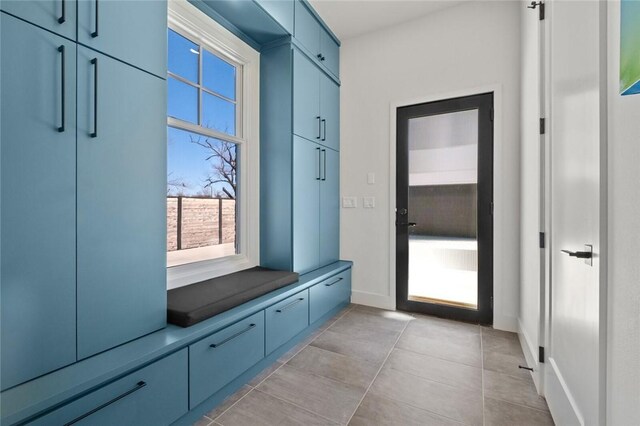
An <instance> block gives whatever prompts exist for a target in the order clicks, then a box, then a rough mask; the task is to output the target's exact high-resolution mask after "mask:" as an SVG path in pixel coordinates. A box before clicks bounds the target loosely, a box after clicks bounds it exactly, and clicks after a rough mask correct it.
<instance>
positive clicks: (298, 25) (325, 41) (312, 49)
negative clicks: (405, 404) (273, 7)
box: [294, 0, 340, 77]
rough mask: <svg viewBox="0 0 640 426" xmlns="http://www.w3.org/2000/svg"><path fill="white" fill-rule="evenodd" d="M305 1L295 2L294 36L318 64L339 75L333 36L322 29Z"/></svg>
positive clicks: (338, 58) (337, 56) (338, 56)
mask: <svg viewBox="0 0 640 426" xmlns="http://www.w3.org/2000/svg"><path fill="white" fill-rule="evenodd" d="M309 8H310V6H308V4H307V3H306V2H303V1H299V0H296V2H295V25H294V37H295V38H296V40H297V41H298V44H299V45H300V46H301V47H302V48H303V49H304V50H306V53H307V54H308V55H309V56H310V57H312V58H313V59H314V60H315V61H316V62H317V63H318V64H320V65H322V66H323V67H326V69H327V70H328V71H329V72H330V73H331V74H333V75H334V76H335V77H338V75H339V68H340V66H339V61H340V47H339V44H338V43H337V41H336V40H335V39H334V38H333V36H332V35H331V34H330V33H329V32H328V31H327V30H325V29H324V27H323V26H322V25H321V24H320V22H319V21H318V20H317V19H316V16H315V14H314V13H313V12H312V11H311V10H310V9H309Z"/></svg>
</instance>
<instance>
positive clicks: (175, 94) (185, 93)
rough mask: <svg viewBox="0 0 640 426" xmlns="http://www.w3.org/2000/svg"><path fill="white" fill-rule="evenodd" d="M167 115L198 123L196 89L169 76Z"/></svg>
mask: <svg viewBox="0 0 640 426" xmlns="http://www.w3.org/2000/svg"><path fill="white" fill-rule="evenodd" d="M167 84H168V98H169V99H168V108H169V111H168V115H169V117H174V118H179V119H180V120H184V121H189V122H191V123H195V124H197V123H198V89H196V88H195V87H193V86H190V85H188V84H186V83H183V82H181V81H178V80H176V79H175V78H172V77H169V78H168V79H167Z"/></svg>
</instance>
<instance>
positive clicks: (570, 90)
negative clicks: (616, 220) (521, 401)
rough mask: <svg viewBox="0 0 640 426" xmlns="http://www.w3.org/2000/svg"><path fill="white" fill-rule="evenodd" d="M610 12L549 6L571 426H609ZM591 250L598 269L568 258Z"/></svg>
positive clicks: (599, 6) (557, 386) (561, 336)
mask: <svg viewBox="0 0 640 426" xmlns="http://www.w3.org/2000/svg"><path fill="white" fill-rule="evenodd" d="M605 7H606V5H605V4H604V2H598V1H565V0H561V1H552V2H548V3H547V10H548V12H550V13H549V14H548V19H549V21H548V22H549V23H548V25H549V27H548V28H549V29H550V34H549V36H550V68H549V71H550V76H549V84H550V90H549V94H550V125H551V126H550V127H551V129H550V130H551V140H550V150H551V153H550V154H551V246H550V248H549V250H550V259H551V270H552V273H551V283H550V308H549V335H548V346H547V347H548V353H547V362H548V364H547V366H546V369H545V375H546V377H545V395H546V397H547V401H548V404H549V408H550V409H551V413H552V415H553V417H554V420H555V421H556V424H559V425H563V426H564V425H574V424H584V425H599V424H604V401H605V395H604V393H605V382H604V372H605V369H604V353H605V346H604V342H605V338H604V337H605V336H604V330H605V327H604V326H605V321H606V316H605V315H603V312H604V311H603V308H602V307H603V306H605V300H604V294H605V293H604V292H603V291H602V289H603V288H604V284H605V280H604V279H603V278H602V277H601V271H605V266H604V264H603V261H604V258H603V248H604V247H605V244H604V243H606V240H604V238H603V235H604V232H605V230H606V226H605V225H603V224H606V222H605V219H606V218H605V217H604V213H603V212H606V209H605V208H604V207H605V205H604V200H605V198H604V197H605V193H604V190H605V188H606V184H605V183H604V178H605V177H606V169H604V168H603V167H604V166H603V165H604V160H605V157H603V156H601V151H602V149H603V147H604V146H605V144H604V142H605V139H604V137H603V135H604V134H606V97H605V95H606V73H605V72H604V71H603V70H604V69H605V68H602V67H603V64H604V65H606V61H605V60H606V50H605V46H606V26H605V23H606V9H605ZM585 244H589V245H592V246H593V258H592V259H581V258H577V257H572V256H570V255H569V254H567V253H563V252H562V251H561V250H568V251H571V252H578V251H580V252H583V251H587V250H586V249H585ZM589 263H590V264H589Z"/></svg>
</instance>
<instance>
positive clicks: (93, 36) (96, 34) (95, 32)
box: [91, 0, 98, 38]
mask: <svg viewBox="0 0 640 426" xmlns="http://www.w3.org/2000/svg"><path fill="white" fill-rule="evenodd" d="M95 16H96V30H95V31H94V32H92V33H91V37H92V38H96V37H98V0H96V15H95Z"/></svg>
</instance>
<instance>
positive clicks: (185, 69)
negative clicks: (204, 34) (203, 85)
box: [168, 30, 200, 83]
mask: <svg viewBox="0 0 640 426" xmlns="http://www.w3.org/2000/svg"><path fill="white" fill-rule="evenodd" d="M199 52H200V50H199V48H198V45H197V44H195V43H193V42H192V41H190V40H187V39H186V38H184V37H182V36H181V35H180V34H178V33H176V32H175V31H172V30H169V57H168V66H169V71H170V72H172V73H174V74H177V75H179V76H180V77H184V78H186V79H187V80H189V81H193V82H194V83H198V57H199Z"/></svg>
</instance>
